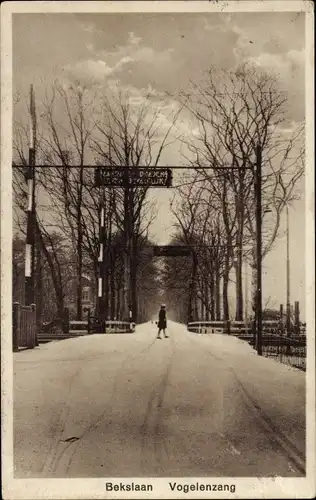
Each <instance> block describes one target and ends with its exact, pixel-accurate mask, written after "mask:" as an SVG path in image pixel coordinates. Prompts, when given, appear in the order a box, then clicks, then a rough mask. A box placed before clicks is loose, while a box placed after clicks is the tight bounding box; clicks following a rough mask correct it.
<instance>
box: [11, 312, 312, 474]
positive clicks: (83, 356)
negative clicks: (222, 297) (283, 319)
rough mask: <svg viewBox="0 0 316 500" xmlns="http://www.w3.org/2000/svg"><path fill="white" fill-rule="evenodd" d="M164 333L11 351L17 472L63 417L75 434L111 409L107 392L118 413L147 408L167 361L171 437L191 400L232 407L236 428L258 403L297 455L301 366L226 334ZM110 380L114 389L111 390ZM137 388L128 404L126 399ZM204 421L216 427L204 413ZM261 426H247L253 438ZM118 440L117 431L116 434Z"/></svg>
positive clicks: (139, 330) (301, 443) (152, 328)
mask: <svg viewBox="0 0 316 500" xmlns="http://www.w3.org/2000/svg"><path fill="white" fill-rule="evenodd" d="M167 330H168V334H169V335H170V339H163V340H159V341H157V340H156V334H157V326H156V324H155V323H152V322H148V323H144V324H141V325H138V326H137V327H136V331H135V333H133V334H107V335H104V334H103V335H102V334H98V335H87V336H83V337H78V338H74V339H68V340H63V341H56V342H51V343H47V344H41V345H40V346H39V347H37V348H35V349H33V350H28V351H23V352H19V353H16V354H14V372H15V378H14V389H15V392H14V398H15V412H16V413H15V428H16V432H15V446H16V449H17V450H18V454H17V459H16V460H17V467H18V468H20V469H21V470H24V469H25V466H24V465H23V464H24V463H26V462H25V461H29V462H30V469H31V470H32V471H33V472H32V473H34V471H37V472H36V473H39V472H40V471H41V467H42V463H43V457H44V456H45V454H46V450H47V449H49V448H50V446H51V445H52V442H53V441H54V440H55V439H59V437H58V436H59V432H60V431H59V428H60V427H61V426H63V425H64V424H62V422H63V421H64V420H65V422H66V430H67V429H68V428H69V430H68V433H67V432H66V431H65V436H66V437H69V436H72V435H74V436H76V435H77V434H78V433H79V431H80V432H81V428H82V427H85V426H89V425H90V423H91V422H93V419H94V418H96V416H97V415H99V414H100V415H102V414H103V412H104V411H105V410H104V408H105V407H107V406H106V405H109V408H112V402H111V401H110V402H109V403H107V398H109V396H110V394H112V393H113V394H116V395H117V396H116V397H117V400H116V405H117V411H121V415H123V416H124V414H125V412H126V411H132V410H130V409H131V408H132V409H133V411H135V412H136V410H137V408H138V406H139V411H141V410H142V408H143V407H144V408H146V405H147V403H148V404H149V403H150V401H151V396H150V394H151V391H152V390H153V388H155V387H156V386H157V390H160V389H159V388H160V384H161V383H162V382H163V381H164V376H163V366H164V364H165V365H166V367H167V366H168V363H169V361H170V360H172V363H173V364H172V369H171V375H170V376H171V379H170V380H169V381H168V387H167V389H166V398H167V400H166V401H165V404H167V403H168V405H169V410H170V412H171V415H173V413H172V412H174V411H175V409H176V413H175V415H173V416H172V417H171V416H170V418H169V417H168V419H169V420H168V419H167V422H169V423H170V422H171V421H173V420H172V419H174V418H176V419H177V423H176V427H175V428H172V429H173V430H172V433H174V432H176V429H177V428H180V427H181V425H183V426H184V427H185V425H186V422H188V415H187V414H186V413H183V415H181V412H180V409H181V408H182V407H183V408H184V409H183V412H184V411H187V410H185V408H187V409H188V407H189V406H190V405H191V406H192V405H193V403H194V405H195V406H196V408H197V409H200V410H201V411H202V409H203V411H204V410H205V409H206V410H207V404H209V405H210V408H209V411H210V412H212V411H213V412H214V411H215V410H214V408H216V411H219V410H218V408H217V406H216V405H215V407H214V408H213V407H212V404H213V403H214V402H215V401H219V402H221V401H222V402H223V401H226V403H225V405H226V406H225V407H224V409H225V412H226V416H227V412H228V408H229V409H230V410H231V408H230V407H232V409H233V410H232V411H233V418H234V419H237V417H238V418H240V419H241V422H240V425H241V426H243V425H244V426H249V425H252V424H251V422H252V418H254V419H256V418H257V417H256V415H254V417H252V411H253V410H252V409H251V408H258V413H259V414H262V415H264V416H268V419H269V425H270V427H271V425H272V426H273V427H274V428H275V429H276V432H280V433H282V434H283V435H285V436H286V437H287V438H288V439H289V440H290V441H291V442H292V443H293V444H295V446H296V447H298V448H299V449H300V450H301V452H302V453H304V449H305V373H304V372H301V371H299V370H296V369H293V368H290V367H289V366H287V365H283V364H281V363H279V362H277V361H275V360H273V359H269V358H264V357H260V356H257V354H256V352H255V350H253V349H252V348H251V347H250V346H249V344H248V343H247V342H245V341H242V340H240V339H238V338H236V337H233V336H231V337H230V336H227V335H222V334H209V335H205V334H196V333H192V332H188V330H187V328H186V326H185V325H181V324H178V323H175V322H172V321H168V329H167ZM172 353H173V354H172ZM171 354H172V357H170V356H171ZM170 363H171V361H170ZM129 365H130V368H129ZM160 372H162V375H161V374H160ZM166 373H169V371H168V370H167V372H166ZM116 381H118V382H116ZM126 382H127V383H126ZM117 383H118V384H119V387H121V389H116V388H115V386H116V384H117ZM153 384H156V386H155V385H153ZM166 384H167V382H166ZM117 391H118V392H117ZM120 391H121V392H120ZM124 391H125V392H124ZM147 392H148V394H147ZM138 393H139V399H138V400H137V405H136V407H135V408H134V406H133V404H132V401H133V400H134V399H135V398H136V394H138ZM144 393H146V394H147V396H146V397H148V401H149V402H147V399H146V397H145V396H144ZM129 398H130V399H131V401H129ZM142 398H143V399H142ZM223 398H224V399H223ZM225 398H226V399H225ZM227 398H228V399H227ZM209 400H210V401H209ZM242 400H245V404H246V407H244V405H243V403H242ZM247 401H248V402H249V404H248V403H247ZM176 403H177V404H176ZM184 403H185V404H184ZM211 403H212V404H211ZM124 405H125V406H126V409H125V406H124ZM177 405H178V406H177ZM121 406H122V409H121ZM248 406H249V413H248V410H247V409H246V408H248ZM62 408H64V410H62V412H61V409H62ZM69 408H70V410H69ZM212 408H213V409H212ZM69 411H70V413H69V417H67V412H69ZM109 411H110V410H109ZM111 411H112V410H111ZM113 411H114V410H113ZM137 411H138V410H137ZM142 411H143V410H142ZM181 411H182V410H181ZM60 412H61V413H60ZM225 412H224V416H225ZM243 412H245V413H243ZM194 415H195V416H194V418H193V417H192V419H191V420H190V422H191V423H190V425H191V424H192V426H193V424H194V425H200V424H201V426H202V424H203V426H204V425H206V423H205V422H206V420H203V419H202V417H201V418H198V413H197V414H194ZM66 417H67V418H66ZM180 417H181V420H179V419H180ZM122 418H123V417H122ZM124 418H125V417H124ZM135 418H136V417H135ZM138 418H139V417H137V418H136V421H137V422H138V420H137V419H138ZM203 418H204V417H203ZM170 419H171V420H170ZM207 422H210V424H208V425H215V424H214V421H213V419H211V420H209V416H208V417H207ZM111 425H112V424H111ZM113 425H114V424H113ZM122 425H123V424H122ZM124 425H125V424H124ZM166 425H167V424H166ZM168 425H169V424H168ZM170 425H171V424H170ZM172 425H173V424H172ZM236 425H237V424H236ZM260 425H261V424H259V423H258V424H255V423H254V424H253V426H254V427H253V443H254V442H255V440H256V438H255V436H256V428H258V429H259V428H260ZM67 426H68V427H67ZM179 426H180V427H179ZM256 426H257V427H256ZM237 427H238V426H237ZM61 428H62V427H61ZM192 429H193V427H192ZM215 430H216V429H215V428H214V432H215ZM115 432H116V431H115ZM192 432H193V431H192ZM194 432H195V431H194ZM242 432H243V431H242V430H240V436H239V438H240V446H242V447H245V450H246V448H247V445H246V444H245V445H243V444H242V439H244V438H242V439H241V437H242V436H243V434H242ZM29 436H34V437H32V438H31V437H30V438H29ZM54 436H57V437H54ZM117 436H119V434H117V435H116V439H118V437H117ZM192 438H193V435H192ZM237 438H238V436H237V435H236V439H237ZM96 439H98V438H97V437H96ZM153 439H154V438H153ZM179 439H180V437H179ZM181 439H183V438H182V437H181ZM180 441H181V440H180ZM180 441H179V442H180ZM28 442H29V444H28V445H26V444H25V443H28ZM178 444H179V443H178ZM178 444H177V446H178ZM188 446H189V440H188ZM201 446H202V444H201ZM253 446H255V444H253ZM246 451H247V450H246ZM246 451H245V453H246ZM118 452H119V450H117V453H118ZM206 452H207V450H206V451H205V453H206ZM263 456H264V455H263ZM91 460H92V459H91ZM31 464H32V467H31ZM31 470H30V473H31Z"/></svg>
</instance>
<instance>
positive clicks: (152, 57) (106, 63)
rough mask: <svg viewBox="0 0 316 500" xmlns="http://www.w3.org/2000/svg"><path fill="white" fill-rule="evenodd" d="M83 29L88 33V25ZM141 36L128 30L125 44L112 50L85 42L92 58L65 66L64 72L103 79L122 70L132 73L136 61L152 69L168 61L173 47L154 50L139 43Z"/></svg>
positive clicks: (78, 76) (80, 76) (76, 76)
mask: <svg viewBox="0 0 316 500" xmlns="http://www.w3.org/2000/svg"><path fill="white" fill-rule="evenodd" d="M84 31H88V32H89V33H90V26H85V27H84ZM141 42H142V38H141V37H138V36H136V35H135V34H134V32H132V31H131V32H129V33H128V36H127V40H126V43H125V45H121V46H117V48H116V49H115V50H114V51H109V50H98V51H96V50H94V45H93V43H91V42H90V43H88V44H86V47H87V49H88V50H89V52H91V53H93V52H94V58H92V57H91V58H89V59H85V60H80V61H78V62H77V63H75V64H73V65H68V66H67V67H65V70H66V72H67V73H68V74H69V75H72V76H73V77H75V78H77V79H78V78H87V77H89V78H90V79H91V78H92V79H94V80H98V79H100V80H103V79H104V78H107V77H113V76H114V75H115V76H116V75H117V74H118V73H121V72H122V71H123V70H126V71H127V72H128V73H130V74H131V73H133V71H134V68H135V69H136V67H137V66H136V65H137V64H138V63H144V64H146V66H144V67H145V69H146V68H148V71H149V72H151V71H153V70H154V69H155V68H156V67H159V66H160V65H163V64H165V63H168V62H170V60H171V54H172V52H173V51H174V49H173V48H169V49H166V50H164V51H156V50H154V49H153V48H152V47H148V46H146V45H141Z"/></svg>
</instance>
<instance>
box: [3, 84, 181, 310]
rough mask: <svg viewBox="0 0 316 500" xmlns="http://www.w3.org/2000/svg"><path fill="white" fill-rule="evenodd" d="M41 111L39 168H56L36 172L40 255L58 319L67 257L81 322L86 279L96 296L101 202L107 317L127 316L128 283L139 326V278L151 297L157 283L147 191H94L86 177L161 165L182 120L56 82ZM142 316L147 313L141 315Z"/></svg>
mask: <svg viewBox="0 0 316 500" xmlns="http://www.w3.org/2000/svg"><path fill="white" fill-rule="evenodd" d="M40 108H41V113H40V114H41V117H40V120H38V127H39V128H38V134H37V136H38V140H37V144H36V155H37V164H41V165H58V166H59V168H56V167H53V168H51V167H50V168H44V167H43V168H40V167H38V168H37V169H36V185H37V222H36V224H37V227H36V233H37V247H39V248H40V249H41V252H42V258H43V259H44V260H45V262H46V263H47V264H48V267H49V269H50V272H51V279H52V282H53V287H54V291H55V298H56V304H57V306H56V308H57V311H56V312H57V314H58V315H61V314H62V311H63V309H64V305H65V293H66V291H65V288H64V285H63V272H64V269H62V265H61V257H62V256H66V255H69V256H70V255H71V258H72V262H71V270H72V273H73V276H75V277H76V280H77V293H76V317H77V319H81V318H82V294H81V291H82V275H83V273H85V272H88V273H89V274H91V275H92V276H93V277H94V281H95V289H96V288H97V279H98V268H99V264H98V256H99V210H100V203H101V202H102V203H103V204H104V206H105V217H106V220H105V234H104V248H105V256H104V257H105V258H104V262H105V265H104V269H103V272H104V276H103V277H104V283H105V297H106V300H105V303H104V313H105V317H107V316H111V317H112V318H113V317H119V318H122V317H123V315H124V314H125V312H126V300H127V298H126V291H127V290H126V289H127V287H128V285H127V280H128V281H129V283H130V289H131V297H132V299H133V311H134V317H135V319H136V318H137V309H138V305H139V303H140V302H141V300H142V299H141V298H139V300H137V295H139V296H140V297H141V296H142V291H141V287H140V285H139V283H137V276H138V275H139V273H140V274H142V277H143V279H144V280H145V281H144V283H145V284H146V283H147V284H146V287H147V291H148V290H149V288H150V282H151V281H152V275H153V268H152V266H151V265H150V263H149V262H148V261H147V258H146V257H145V256H144V253H143V250H144V249H145V246H146V245H149V244H150V241H149V239H148V236H147V235H148V228H149V226H150V224H151V222H152V220H153V217H154V206H153V204H152V203H150V201H149V200H148V197H147V193H148V188H147V187H145V188H137V189H135V188H129V189H125V190H122V189H117V188H96V187H95V186H94V178H93V170H92V169H90V170H88V169H85V168H84V165H86V164H95V165H100V164H101V165H107V166H108V167H109V168H111V167H115V166H121V167H124V166H125V167H133V168H139V167H141V166H149V165H151V166H156V165H158V163H159V160H160V157H161V154H162V152H163V151H164V149H165V148H166V147H167V146H168V145H169V144H170V141H171V139H170V137H169V136H170V132H171V130H172V129H173V127H174V124H175V121H176V119H177V114H176V113H173V114H171V115H172V116H171V115H170V116H169V117H168V119H167V118H166V116H165V114H162V113H161V109H160V108H159V107H157V106H151V105H150V104H149V101H148V100H147V101H143V102H142V103H141V104H140V103H139V102H138V103H136V102H134V101H133V99H132V98H131V97H130V96H128V95H123V94H122V93H120V92H117V94H116V95H114V96H109V95H106V96H100V95H98V96H96V95H91V89H89V90H88V89H86V88H83V87H81V86H80V85H74V86H68V87H65V86H63V85H61V84H59V83H58V82H57V83H55V85H54V87H53V88H52V89H51V91H50V95H47V96H46V100H45V102H44V103H41V105H40ZM14 131H15V134H14V159H15V163H16V164H17V165H20V166H21V168H16V169H14V174H13V175H14V181H13V185H14V194H15V223H16V225H17V226H18V227H19V228H20V229H22V230H23V228H24V227H25V213H24V210H25V204H26V199H27V193H26V183H25V182H24V179H23V168H22V165H26V164H27V153H28V152H27V126H25V125H23V124H22V123H17V122H15V123H14ZM74 165H76V166H77V168H74ZM57 237H58V238H57ZM57 240H58V241H59V243H58V244H59V245H61V242H63V243H62V245H64V247H65V251H64V253H63V254H60V253H58V252H57V251H56V242H57ZM39 255H40V254H39ZM127 258H129V259H130V262H129V263H128V262H127ZM128 264H130V265H128ZM127 265H128V268H129V269H130V276H128V277H127V276H126V272H125V270H126V269H127ZM144 266H145V267H144ZM145 268H146V271H145ZM37 270H38V271H39V267H38V268H37ZM146 279H147V282H146ZM124 293H125V295H124ZM144 311H145V309H144V307H142V314H143V315H144Z"/></svg>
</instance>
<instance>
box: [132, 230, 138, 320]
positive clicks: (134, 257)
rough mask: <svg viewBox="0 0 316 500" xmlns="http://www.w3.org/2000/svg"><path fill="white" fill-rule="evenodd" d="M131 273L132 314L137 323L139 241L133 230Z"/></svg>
mask: <svg viewBox="0 0 316 500" xmlns="http://www.w3.org/2000/svg"><path fill="white" fill-rule="evenodd" d="M131 243H132V244H131V246H132V248H131V254H130V256H131V268H130V271H131V274H130V281H131V295H132V297H131V305H132V314H133V321H134V322H135V323H137V320H138V311H137V242H136V237H135V234H134V232H133V234H132V238H131Z"/></svg>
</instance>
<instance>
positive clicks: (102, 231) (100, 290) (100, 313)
mask: <svg viewBox="0 0 316 500" xmlns="http://www.w3.org/2000/svg"><path fill="white" fill-rule="evenodd" d="M101 189H102V192H101V193H100V222H99V224H100V225H99V257H98V264H99V265H98V270H99V277H98V298H97V315H98V317H99V318H100V319H101V323H102V328H103V329H104V328H105V324H104V321H103V319H104V311H103V307H104V304H103V300H102V299H103V295H104V237H105V199H104V190H103V189H104V188H101Z"/></svg>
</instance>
